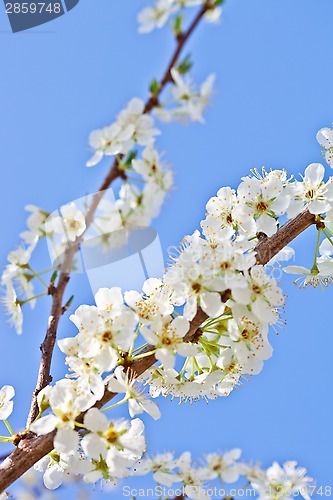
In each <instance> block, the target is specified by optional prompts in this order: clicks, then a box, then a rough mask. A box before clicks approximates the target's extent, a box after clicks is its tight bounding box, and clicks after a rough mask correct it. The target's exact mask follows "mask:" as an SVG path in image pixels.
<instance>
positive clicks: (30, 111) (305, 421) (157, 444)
mask: <svg viewBox="0 0 333 500" xmlns="http://www.w3.org/2000/svg"><path fill="white" fill-rule="evenodd" d="M143 5H144V2H141V1H132V0H122V1H121V2H119V1H111V0H99V1H98V2H96V1H93V0H81V1H80V3H79V5H78V6H77V7H76V8H75V9H74V10H73V11H72V12H71V13H68V14H67V15H65V16H63V17H62V18H59V19H57V20H55V21H53V22H52V23H50V24H48V25H44V26H42V27H39V28H36V29H34V30H33V31H29V32H25V33H20V34H15V35H13V34H12V33H11V32H10V31H9V23H8V21H7V19H6V17H5V12H4V8H3V6H2V5H1V7H0V49H1V69H2V71H1V74H2V76H1V83H0V85H1V94H0V95H1V97H0V99H1V118H0V122H1V163H2V168H1V200H2V207H3V208H2V212H3V217H2V218H1V234H2V238H1V240H0V245H1V266H3V265H4V264H5V261H6V254H7V253H8V251H9V250H11V249H12V248H13V247H15V245H16V244H17V243H18V233H19V232H20V231H22V230H23V229H24V226H25V214H24V211H23V207H24V205H25V204H27V203H35V204H38V205H40V206H42V207H44V208H45V209H47V210H49V211H52V210H54V209H56V208H58V207H59V206H60V205H61V204H63V203H66V202H68V201H71V200H72V199H75V198H78V197H80V196H83V195H84V194H85V193H87V192H92V191H94V190H95V188H97V187H98V185H99V184H100V182H101V180H102V179H103V177H104V175H105V173H106V171H107V169H108V162H104V163H103V164H101V165H99V166H98V167H96V168H95V169H86V168H85V167H84V165H85V161H86V160H87V158H88V157H89V151H88V148H87V138H88V134H89V132H90V130H91V129H94V128H97V127H100V126H103V125H105V124H108V123H111V122H112V120H113V117H114V115H115V114H116V113H117V112H118V111H119V110H120V109H121V108H122V107H123V106H124V105H125V103H126V102H127V101H128V100H129V99H130V98H131V97H132V96H140V97H142V98H146V96H147V82H149V81H150V80H151V79H152V78H153V77H159V76H160V75H161V73H162V71H163V69H164V67H165V65H166V61H167V60H168V59H169V56H170V53H171V50H172V49H173V42H172V39H171V36H170V34H169V33H168V31H167V30H166V31H162V32H161V31H158V32H155V33H154V34H152V35H149V36H140V35H138V34H137V29H136V13H137V11H138V10H139V9H140V8H141V7H142V6H143ZM332 22H333V3H332V0H316V1H313V0H280V1H279V2H277V1H274V0H252V1H249V0H227V1H226V4H225V8H224V14H223V20H222V23H221V24H220V25H219V26H218V27H213V26H211V25H208V24H205V25H202V26H201V27H200V28H199V29H198V31H197V32H196V33H195V35H194V36H193V39H192V40H191V42H190V45H189V49H190V51H191V52H192V54H193V56H194V60H195V66H194V75H195V77H197V78H198V79H199V80H200V79H204V78H205V76H206V75H207V74H209V73H210V72H212V71H213V72H216V74H217V92H216V94H215V97H214V102H213V106H211V107H210V109H209V110H208V112H207V114H206V125H205V126H202V125H199V124H195V125H190V126H188V127H185V128H183V127H181V126H179V125H170V126H163V127H162V130H163V135H162V136H161V137H160V138H159V139H158V145H159V148H160V149H162V150H165V151H166V157H167V159H168V161H169V162H170V163H172V164H173V167H174V170H175V172H176V177H175V184H176V189H175V190H174V191H173V192H172V194H171V196H169V197H168V200H167V203H166V204H165V206H164V209H163V212H162V214H161V216H160V218H159V219H158V220H157V221H156V222H155V224H154V227H155V228H156V229H157V230H158V232H159V235H160V238H161V241H162V245H163V248H164V249H165V251H166V249H167V248H168V247H169V246H171V245H177V244H178V243H179V242H180V240H181V239H182V237H183V235H185V234H187V233H190V232H192V231H193V230H194V229H195V228H197V227H198V226H199V221H200V220H201V219H202V218H203V216H204V212H205V203H206V201H207V200H208V198H209V197H210V196H212V195H214V194H215V193H216V191H217V189H218V188H219V187H221V186H223V185H231V186H233V187H236V186H237V183H238V182H239V179H240V177H241V176H243V175H246V174H247V173H248V172H249V169H250V168H253V167H261V166H262V165H265V166H266V167H268V168H269V167H272V168H281V167H285V168H287V169H288V171H289V172H290V173H294V174H297V173H299V172H303V170H304V168H305V167H306V166H307V164H309V163H311V162H317V161H321V151H320V147H319V145H318V144H317V142H316V140H315V134H316V132H317V130H318V129H319V128H320V127H323V126H329V125H330V123H331V121H332V120H333V93H332V81H333V65H332V59H331V47H332ZM328 170H329V169H328ZM328 173H330V172H328ZM313 236H314V235H313V234H312V233H311V232H308V233H307V234H306V235H303V236H302V237H301V238H299V240H298V241H297V242H296V243H295V245H294V248H295V249H296V256H297V258H296V261H297V263H298V264H309V263H310V261H311V258H312V251H313V248H314V238H313ZM44 254H46V249H45V248H44ZM40 259H44V260H45V265H46V266H47V265H48V264H47V259H46V258H45V257H42V256H41V257H40ZM283 281H284V283H283V287H284V290H285V292H286V294H287V295H288V299H287V304H286V309H285V313H284V316H283V318H284V319H285V320H286V322H287V326H286V328H284V329H283V330H281V331H280V334H279V335H278V336H276V335H275V333H274V332H272V333H271V341H272V343H273V344H274V348H275V353H274V356H273V358H272V359H271V360H269V361H268V362H267V363H266V365H265V368H264V370H263V372H262V373H261V374H260V376H258V377H255V378H254V379H253V380H252V381H251V383H245V385H244V387H243V388H241V389H239V390H237V391H234V393H233V394H232V395H231V396H230V397H228V398H226V399H222V398H221V399H219V400H218V401H216V402H211V403H210V404H209V405H206V403H204V402H201V403H197V404H194V405H193V406H192V407H190V406H189V405H186V404H184V405H181V406H178V405H177V403H176V402H173V403H171V402H170V401H169V400H167V399H165V400H160V401H159V404H160V407H161V410H162V418H161V419H160V420H159V421H157V422H153V421H152V420H149V419H147V418H146V419H145V422H146V423H147V437H148V443H149V448H148V449H149V451H150V452H154V451H158V450H160V451H162V450H164V449H173V450H176V451H177V452H179V453H180V452H181V451H183V450H186V449H190V450H191V451H192V452H193V454H194V456H196V457H198V456H200V455H201V454H202V453H204V452H208V451H214V450H216V449H221V450H224V449H228V448H230V447H234V446H239V447H241V448H242V449H243V450H244V457H245V458H246V459H251V458H253V459H257V460H260V461H262V462H263V463H264V464H265V465H269V464H270V463H271V462H272V461H273V460H275V459H276V460H279V461H284V460H286V459H295V460H297V461H299V462H300V463H301V464H303V465H305V466H306V467H307V468H308V470H309V472H310V474H311V475H313V477H315V478H316V479H317V481H318V484H319V485H332V466H333V459H332V445H333V438H332V419H333V405H332V393H333V380H332V368H331V366H332V356H333V337H332V327H331V324H332V322H331V311H332V300H333V293H332V291H333V289H332V288H330V289H328V290H327V291H326V292H325V293H322V292H321V290H319V289H317V290H312V289H306V290H298V289H297V288H296V287H294V286H293V285H292V279H291V278H289V277H285V278H284V280H283ZM110 286H112V279H110ZM71 290H72V291H73V290H75V292H76V296H75V304H76V305H78V304H80V303H83V302H86V303H92V301H93V298H92V296H91V292H90V290H89V286H88V284H87V280H86V278H85V277H84V276H77V277H75V278H74V279H73V280H72V283H71ZM68 296H69V295H68ZM49 302H50V301H49V299H45V301H43V302H42V303H41V304H40V305H39V306H38V307H37V308H36V310H35V312H33V313H30V312H29V313H27V314H26V316H25V326H24V334H23V335H22V337H18V336H16V334H15V332H14V330H10V329H9V328H8V326H7V325H6V323H5V320H4V319H3V315H1V316H2V317H1V327H0V328H1V330H0V353H1V371H0V386H2V385H4V384H12V385H14V386H15V387H16V390H17V396H16V399H15V402H16V412H15V414H14V416H13V419H12V420H13V425H14V427H15V428H17V429H18V428H20V427H23V426H24V415H25V414H26V412H27V410H28V406H29V401H30V394H31V392H32V390H33V387H34V383H35V378H36V369H37V363H38V361H39V349H38V346H39V344H40V343H41V341H42V338H43V335H44V331H45V326H46V323H47V314H48V309H49ZM74 331H75V329H74V328H72V325H71V324H70V322H69V321H68V320H67V319H66V318H63V320H62V322H61V327H60V332H59V335H60V337H64V336H68V335H69V334H73V333H74ZM62 360H63V358H62V356H61V354H60V353H59V352H58V350H57V353H56V356H55V362H54V365H53V374H54V376H55V379H57V378H58V377H60V376H61V374H62V370H63V365H62ZM70 495H71V494H69V493H68V494H67V495H66V498H70ZM94 496H95V497H96V498H97V497H99V496H100V494H99V493H98V492H96V493H95V494H94ZM119 496H120V493H116V494H115V498H119ZM110 498H111V497H110Z"/></svg>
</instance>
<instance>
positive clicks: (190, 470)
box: [177, 451, 211, 500]
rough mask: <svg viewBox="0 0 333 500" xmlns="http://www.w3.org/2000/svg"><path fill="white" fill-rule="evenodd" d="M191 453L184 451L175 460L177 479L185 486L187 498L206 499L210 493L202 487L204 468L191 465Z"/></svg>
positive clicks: (194, 499)
mask: <svg viewBox="0 0 333 500" xmlns="http://www.w3.org/2000/svg"><path fill="white" fill-rule="evenodd" d="M191 462H192V459H191V453H190V452H189V451H185V452H184V453H183V454H182V455H181V456H180V457H179V458H178V460H177V467H178V469H179V472H178V473H177V476H178V480H180V481H182V483H183V484H184V486H185V493H186V495H187V496H188V498H191V499H193V500H208V499H210V498H211V497H210V495H208V494H207V492H206V491H205V490H204V489H203V482H204V480H205V479H206V478H205V470H204V469H195V468H194V467H192V464H191Z"/></svg>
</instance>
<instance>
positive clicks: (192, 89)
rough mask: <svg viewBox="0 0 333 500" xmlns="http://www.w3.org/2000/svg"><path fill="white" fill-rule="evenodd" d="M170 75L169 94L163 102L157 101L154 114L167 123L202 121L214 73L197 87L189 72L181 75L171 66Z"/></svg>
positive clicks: (211, 88) (209, 96)
mask: <svg viewBox="0 0 333 500" xmlns="http://www.w3.org/2000/svg"><path fill="white" fill-rule="evenodd" d="M171 76H172V80H173V85H172V87H171V92H170V94H171V96H170V97H168V98H167V100H166V102H165V103H164V102H161V101H160V102H159V105H158V106H157V107H156V108H155V111H154V114H155V115H156V116H157V117H158V118H159V119H160V120H161V121H163V122H167V123H169V122H171V121H179V122H181V123H186V122H188V121H194V122H195V121H198V122H201V123H203V122H204V119H203V116H202V115H203V111H204V110H205V108H206V107H207V105H208V103H209V101H210V98H211V94H212V91H213V85H214V81H215V75H214V74H211V75H209V76H208V78H207V79H206V80H205V82H203V83H202V85H201V86H200V88H199V89H197V88H196V86H195V85H194V83H193V80H192V79H191V77H190V75H189V74H185V75H184V76H183V75H181V74H180V72H179V70H177V69H176V68H172V69H171Z"/></svg>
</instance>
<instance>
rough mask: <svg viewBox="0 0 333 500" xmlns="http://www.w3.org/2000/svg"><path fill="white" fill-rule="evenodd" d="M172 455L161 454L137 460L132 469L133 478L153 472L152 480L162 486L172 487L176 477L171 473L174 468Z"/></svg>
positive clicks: (174, 462)
mask: <svg viewBox="0 0 333 500" xmlns="http://www.w3.org/2000/svg"><path fill="white" fill-rule="evenodd" d="M176 465H177V464H176V461H175V460H174V457H173V454H172V453H163V454H159V455H156V456H154V457H152V458H143V459H141V460H139V461H138V462H137V463H136V464H135V467H134V468H133V473H132V474H133V475H134V476H144V475H146V474H148V473H149V472H153V478H154V480H155V481H156V482H157V483H159V484H163V485H164V486H169V487H170V486H172V485H173V483H174V482H175V481H177V477H176V475H175V473H174V472H173V471H174V469H175V467H176Z"/></svg>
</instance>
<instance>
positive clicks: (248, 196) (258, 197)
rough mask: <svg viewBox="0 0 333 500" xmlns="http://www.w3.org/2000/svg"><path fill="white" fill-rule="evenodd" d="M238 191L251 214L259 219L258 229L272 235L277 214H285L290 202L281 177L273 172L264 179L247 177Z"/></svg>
mask: <svg viewBox="0 0 333 500" xmlns="http://www.w3.org/2000/svg"><path fill="white" fill-rule="evenodd" d="M237 193H238V198H239V200H240V202H241V203H242V204H244V205H245V206H246V210H247V211H248V213H249V215H251V216H253V217H255V218H256V219H257V231H258V232H262V233H265V234H267V236H272V235H273V234H274V233H275V232H276V229H277V221H276V216H280V215H282V214H284V213H285V211H286V210H287V208H288V206H289V202H290V196H289V195H288V194H287V192H286V191H285V190H284V184H283V182H282V181H281V180H280V179H279V177H277V176H276V175H274V173H273V172H271V173H269V174H267V175H266V176H265V177H264V178H262V179H257V178H256V177H246V178H245V179H244V180H243V182H242V183H241V184H240V185H239V186H238V190H237ZM244 210H245V208H244Z"/></svg>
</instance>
